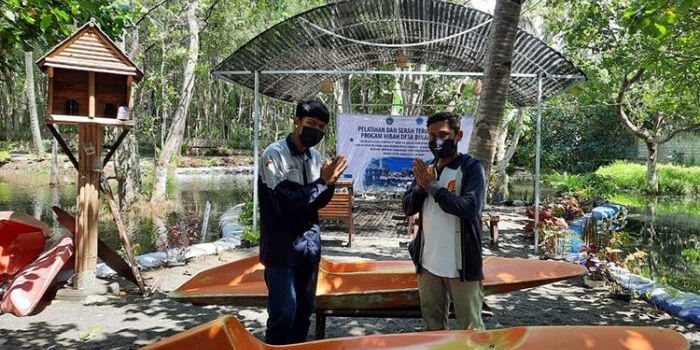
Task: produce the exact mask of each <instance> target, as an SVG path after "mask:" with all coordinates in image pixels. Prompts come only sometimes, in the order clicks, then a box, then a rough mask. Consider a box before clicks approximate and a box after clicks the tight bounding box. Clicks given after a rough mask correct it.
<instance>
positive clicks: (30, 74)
mask: <svg viewBox="0 0 700 350" xmlns="http://www.w3.org/2000/svg"><path fill="white" fill-rule="evenodd" d="M24 69H25V72H26V75H27V78H26V80H25V81H24V91H25V93H26V94H27V109H28V110H29V121H30V124H31V125H30V127H31V130H32V143H33V145H34V148H33V150H34V155H36V156H38V157H43V156H44V147H43V145H42V144H41V129H39V113H38V112H37V110H36V93H35V91H34V58H33V57H32V52H31V51H25V52H24Z"/></svg>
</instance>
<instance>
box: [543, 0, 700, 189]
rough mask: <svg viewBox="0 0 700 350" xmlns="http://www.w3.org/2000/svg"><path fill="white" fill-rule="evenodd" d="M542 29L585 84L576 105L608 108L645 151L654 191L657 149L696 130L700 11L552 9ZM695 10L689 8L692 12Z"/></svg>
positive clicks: (681, 1) (645, 2) (670, 5)
mask: <svg viewBox="0 0 700 350" xmlns="http://www.w3.org/2000/svg"><path fill="white" fill-rule="evenodd" d="M550 4H551V5H553V7H552V10H553V11H552V12H551V13H550V15H549V18H548V21H546V23H549V24H550V25H551V28H550V29H551V30H552V31H553V32H559V33H562V39H563V42H564V44H565V46H566V51H568V53H567V54H568V56H569V57H571V58H572V59H573V60H574V61H575V62H576V63H577V64H578V65H579V66H581V67H582V68H583V69H584V70H585V71H586V72H587V73H588V77H589V81H588V82H587V83H586V84H585V85H583V87H584V88H585V91H583V92H582V94H581V97H580V98H579V103H581V104H583V105H586V104H591V103H593V104H608V105H612V106H615V113H616V115H617V118H618V119H619V120H620V122H621V124H622V125H623V126H624V127H625V128H626V129H627V131H628V132H629V133H631V134H632V135H634V136H635V137H637V138H639V139H640V140H641V141H642V142H644V144H645V145H646V147H647V150H648V157H647V184H648V187H649V189H650V191H652V192H657V191H658V175H657V170H656V164H657V161H658V148H659V145H661V144H663V143H665V142H667V141H669V140H671V139H672V138H673V137H674V136H676V135H678V134H679V133H682V132H689V131H694V130H700V113H699V112H700V94H698V86H700V61H699V60H697V57H700V45H698V43H699V42H700V9H699V8H698V7H697V2H696V1H693V0H673V1H662V0H611V1H595V0H584V1H575V2H570V1H562V0H556V1H551V2H550ZM694 4H695V5H694Z"/></svg>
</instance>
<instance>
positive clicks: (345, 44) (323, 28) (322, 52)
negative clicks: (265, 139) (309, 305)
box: [212, 0, 586, 253]
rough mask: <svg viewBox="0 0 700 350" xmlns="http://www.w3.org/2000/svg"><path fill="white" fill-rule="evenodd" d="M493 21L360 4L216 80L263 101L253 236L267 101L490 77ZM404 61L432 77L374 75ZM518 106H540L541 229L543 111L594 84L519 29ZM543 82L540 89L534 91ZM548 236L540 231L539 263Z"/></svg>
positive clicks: (425, 3) (225, 67)
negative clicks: (369, 80) (351, 88)
mask: <svg viewBox="0 0 700 350" xmlns="http://www.w3.org/2000/svg"><path fill="white" fill-rule="evenodd" d="M492 21H493V16H491V15H489V14H487V13H484V12H481V11H478V10H475V9H471V8H468V7H465V6H463V5H459V4H455V3H451V2H447V1H442V0H354V1H343V2H338V3H333V4H329V5H325V6H321V7H317V8H315V9H311V10H309V11H307V12H304V13H301V14H299V15H297V16H294V17H292V18H290V19H287V20H285V21H283V22H281V23H279V24H277V25H275V26H273V27H271V28H269V29H268V30H266V31H264V32H263V33H261V34H260V35H258V36H257V37H255V38H254V39H252V40H250V41H248V42H247V43H246V44H244V45H243V46H241V47H240V48H239V49H238V50H236V51H235V52H234V53H233V54H231V55H230V56H229V57H228V58H226V59H225V60H224V61H222V62H221V63H220V64H219V65H218V66H217V67H216V68H215V69H214V70H213V71H212V73H213V74H214V75H215V76H217V77H219V78H222V79H224V80H226V81H229V82H232V83H237V84H240V85H243V86H246V87H248V88H250V89H252V90H253V91H254V94H255V97H254V111H253V114H254V116H253V117H254V137H253V157H254V165H253V166H254V169H253V228H254V229H256V228H257V218H256V216H257V207H258V176H259V169H258V168H259V153H260V149H259V142H260V94H261V93H262V94H264V95H267V96H270V97H272V98H276V99H280V100H282V101H287V102H294V101H298V100H301V99H303V98H308V97H310V96H313V95H315V94H316V93H317V92H318V91H319V87H320V84H321V82H322V81H323V80H325V79H327V78H331V79H337V78H340V77H342V76H345V75H352V74H354V75H362V74H370V75H438V76H439V75H442V76H462V77H463V76H473V77H478V76H483V64H484V55H485V51H486V43H487V41H488V35H489V32H490V24H491V22H492ZM397 55H403V56H404V58H406V59H407V60H408V61H410V62H411V63H418V64H429V65H430V68H437V70H430V71H405V70H397V71H391V70H372V69H371V68H376V67H382V66H387V65H390V64H393V63H394V62H395V59H396V57H397ZM512 70H513V71H514V73H512V74H511V75H510V77H511V79H510V83H509V84H510V87H509V91H508V100H509V102H510V103H511V104H512V105H514V106H516V107H527V106H532V105H536V106H537V129H536V156H535V222H536V223H537V222H539V207H540V175H541V174H540V159H541V157H540V153H541V150H540V148H541V125H542V121H541V120H542V102H543V100H544V99H546V98H548V97H551V96H553V95H554V94H556V93H558V92H559V91H562V90H564V89H566V88H569V87H571V86H573V85H574V84H576V83H577V82H579V81H583V80H585V79H586V76H585V74H584V73H583V72H582V71H581V70H580V69H578V68H577V67H575V66H574V65H573V64H572V63H571V62H569V61H568V60H566V58H564V57H563V55H561V54H560V53H559V52H557V51H555V50H554V49H552V48H551V47H549V46H548V45H547V44H545V43H544V42H542V41H541V40H539V39H538V38H536V37H534V36H533V35H531V34H529V33H527V32H525V31H523V30H521V29H519V30H518V32H517V34H516V42H515V48H514V53H513V64H512ZM533 80H535V81H536V82H537V84H536V86H535V84H533V83H532V81H533ZM537 246H538V234H537V226H536V225H535V246H534V251H535V253H537V249H538V248H537Z"/></svg>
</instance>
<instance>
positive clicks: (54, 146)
mask: <svg viewBox="0 0 700 350" xmlns="http://www.w3.org/2000/svg"><path fill="white" fill-rule="evenodd" d="M58 185H59V174H58V141H56V139H55V138H54V139H53V140H52V141H51V175H50V178H49V187H58Z"/></svg>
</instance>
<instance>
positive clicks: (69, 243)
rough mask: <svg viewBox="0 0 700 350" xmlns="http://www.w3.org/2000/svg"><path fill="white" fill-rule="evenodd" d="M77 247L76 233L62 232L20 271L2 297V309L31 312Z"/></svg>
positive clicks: (11, 311)
mask: <svg viewBox="0 0 700 350" xmlns="http://www.w3.org/2000/svg"><path fill="white" fill-rule="evenodd" d="M74 251H75V248H74V246H73V237H71V236H68V235H66V236H63V237H62V238H61V239H60V240H59V241H58V242H56V244H55V245H54V246H53V247H52V248H51V249H49V250H47V251H45V252H44V253H43V254H41V255H40V256H39V257H38V258H37V259H36V260H34V261H32V262H31V263H30V264H29V265H27V266H25V267H24V268H23V269H21V270H20V271H19V272H17V274H16V275H15V276H14V277H13V278H12V279H11V280H10V282H9V284H8V287H7V291H6V292H5V294H4V295H3V297H2V303H1V304H0V309H1V310H2V312H4V313H12V314H14V315H15V316H27V315H31V314H32V313H33V312H34V311H35V309H36V308H37V306H38V305H39V302H40V301H41V299H42V298H43V297H44V294H46V292H47V291H48V289H49V287H50V286H51V284H52V283H53V282H54V280H55V279H56V276H57V275H58V274H59V272H61V269H63V267H64V265H66V263H67V262H68V261H69V260H70V259H71V257H72V256H73V253H74Z"/></svg>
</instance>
